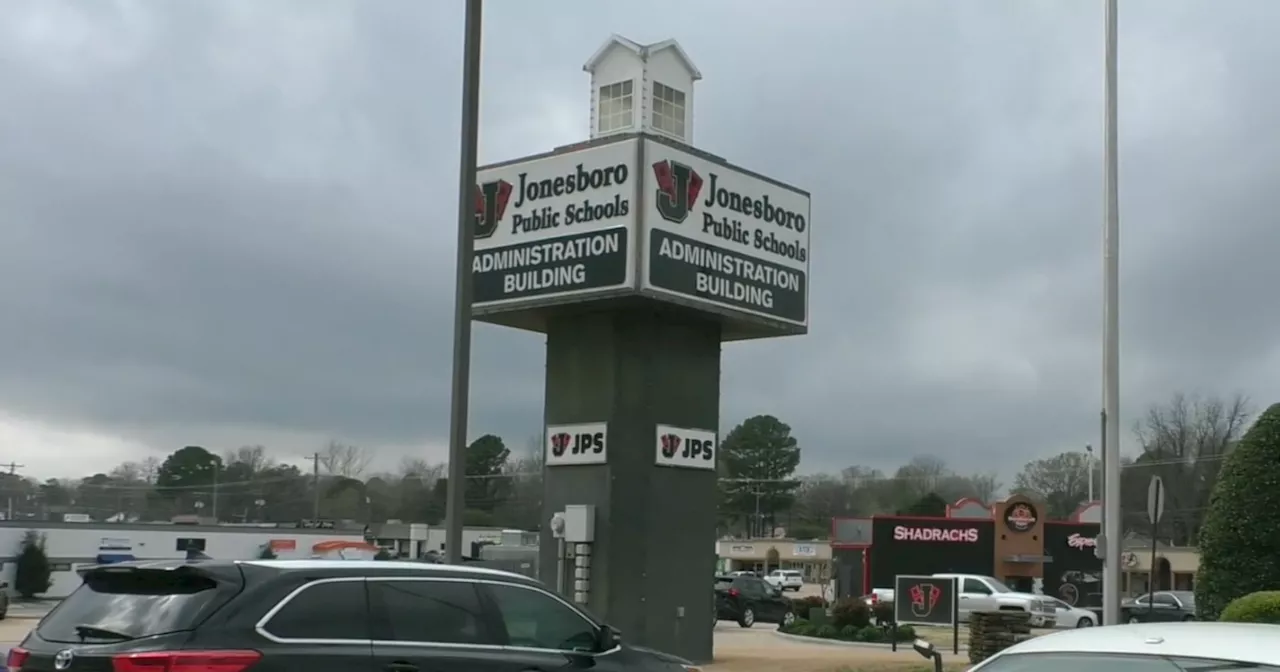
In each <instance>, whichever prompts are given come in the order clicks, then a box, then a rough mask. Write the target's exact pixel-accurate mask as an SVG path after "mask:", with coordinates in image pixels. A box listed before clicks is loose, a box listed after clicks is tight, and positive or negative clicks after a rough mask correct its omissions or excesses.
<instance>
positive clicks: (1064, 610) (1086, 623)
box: [1050, 598, 1098, 628]
mask: <svg viewBox="0 0 1280 672" xmlns="http://www.w3.org/2000/svg"><path fill="white" fill-rule="evenodd" d="M1050 599H1052V600H1053V605H1054V606H1055V607H1057V608H1058V622H1057V625H1056V626H1055V627H1058V628H1092V627H1093V626H1095V625H1097V624H1098V615H1097V614H1095V613H1093V612H1092V611H1089V610H1088V609H1081V608H1080V607H1073V606H1071V605H1069V604H1067V603H1066V602H1063V601H1062V600H1059V599H1057V598H1050Z"/></svg>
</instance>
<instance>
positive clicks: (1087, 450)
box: [1084, 446, 1094, 504]
mask: <svg viewBox="0 0 1280 672" xmlns="http://www.w3.org/2000/svg"><path fill="white" fill-rule="evenodd" d="M1084 454H1085V456H1086V457H1085V459H1086V460H1088V461H1089V503H1090V504H1092V503H1093V502H1094V499H1093V446H1085V447H1084Z"/></svg>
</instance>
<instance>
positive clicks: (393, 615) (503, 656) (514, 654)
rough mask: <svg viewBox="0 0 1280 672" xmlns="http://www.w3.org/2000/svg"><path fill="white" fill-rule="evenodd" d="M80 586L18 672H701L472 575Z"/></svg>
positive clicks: (151, 574)
mask: <svg viewBox="0 0 1280 672" xmlns="http://www.w3.org/2000/svg"><path fill="white" fill-rule="evenodd" d="M81 575H82V577H83V579H84V581H83V583H82V584H81V585H80V587H79V588H77V589H76V590H75V592H73V593H72V594H71V595H70V596H69V597H67V598H66V599H65V600H63V601H62V602H61V603H60V604H59V605H58V606H57V607H55V608H54V610H53V611H51V612H50V613H49V615H48V616H46V617H45V618H44V619H43V620H41V621H40V623H39V624H38V625H37V626H36V627H35V629H34V630H32V631H31V632H30V633H29V634H28V635H27V637H26V639H24V640H22V643H21V644H20V645H19V646H17V647H14V648H12V649H10V650H9V657H8V664H7V667H8V669H9V670H19V669H20V670H22V671H23V672H48V671H52V670H67V671H68V672H77V671H82V672H83V671H86V670H87V671H94V670H115V672H145V671H148V670H164V671H167V672H196V671H205V672H210V671H217V672H242V671H244V670H249V669H252V671H253V672H291V671H293V670H308V671H312V670H314V671H316V672H325V671H327V670H335V671H336V670H342V671H344V672H345V671H347V670H389V671H393V672H417V671H418V670H422V671H424V672H474V671H475V670H482V669H483V670H539V669H541V670H552V669H566V668H581V669H586V668H593V669H595V670H599V671H600V672H623V671H624V670H625V671H630V670H644V671H646V672H670V671H671V670H679V669H680V668H681V667H683V668H684V669H686V670H689V669H696V668H692V667H691V663H689V661H687V660H683V659H681V658H678V657H676V656H671V655H667V654H664V653H660V652H657V651H653V650H651V649H645V648H641V647H637V646H630V645H628V644H627V643H625V642H624V641H623V640H622V637H621V635H620V634H619V633H618V631H617V630H614V629H613V628H610V627H609V626H608V625H605V624H603V623H601V622H599V621H598V620H596V619H595V618H593V617H592V616H591V615H590V614H588V613H587V612H585V611H583V610H582V609H581V608H579V607H578V606H576V605H574V604H571V603H570V602H568V601H567V600H565V599H563V598H562V597H560V596H558V595H556V594H554V593H552V592H550V591H548V590H546V589H545V588H544V587H543V586H542V584H540V583H538V582H537V581H534V580H533V579H530V578H527V577H524V576H521V575H519V574H512V573H510V572H503V571H499V570H494V569H486V568H480V567H477V566H475V565H439V564H427V563H417V562H398V561H373V560H248V561H240V562H233V561H222V560H201V561H198V562H189V561H186V560H169V561H164V560H162V561H146V562H141V563H139V562H125V563H118V564H113V565H108V566H94V567H89V568H86V569H85V570H83V571H82V572H81Z"/></svg>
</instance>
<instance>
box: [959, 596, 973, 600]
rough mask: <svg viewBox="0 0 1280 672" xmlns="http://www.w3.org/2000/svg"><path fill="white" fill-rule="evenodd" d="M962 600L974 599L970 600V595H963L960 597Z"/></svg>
mask: <svg viewBox="0 0 1280 672" xmlns="http://www.w3.org/2000/svg"><path fill="white" fill-rule="evenodd" d="M960 599H962V600H968V599H972V598H970V597H969V596H968V595H961V596H960Z"/></svg>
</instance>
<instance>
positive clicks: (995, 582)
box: [981, 576, 1013, 593]
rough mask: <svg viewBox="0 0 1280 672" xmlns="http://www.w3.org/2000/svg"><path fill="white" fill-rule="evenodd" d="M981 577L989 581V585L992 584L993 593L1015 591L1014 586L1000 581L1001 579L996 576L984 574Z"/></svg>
mask: <svg viewBox="0 0 1280 672" xmlns="http://www.w3.org/2000/svg"><path fill="white" fill-rule="evenodd" d="M981 578H982V580H983V581H986V582H987V585H988V586H991V592H993V593H1012V592H1013V589H1012V588H1010V587H1009V586H1006V585H1004V584H1003V583H1001V582H1000V579H997V578H995V577H994V576H984V577H981Z"/></svg>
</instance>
